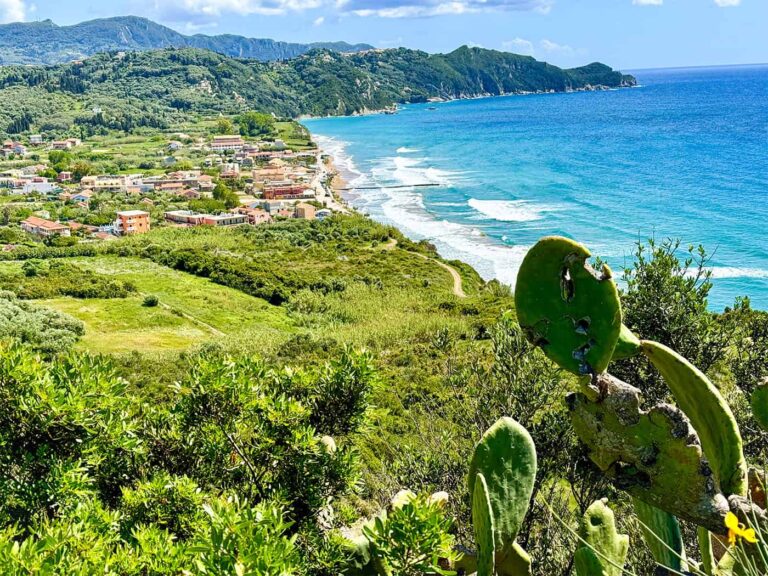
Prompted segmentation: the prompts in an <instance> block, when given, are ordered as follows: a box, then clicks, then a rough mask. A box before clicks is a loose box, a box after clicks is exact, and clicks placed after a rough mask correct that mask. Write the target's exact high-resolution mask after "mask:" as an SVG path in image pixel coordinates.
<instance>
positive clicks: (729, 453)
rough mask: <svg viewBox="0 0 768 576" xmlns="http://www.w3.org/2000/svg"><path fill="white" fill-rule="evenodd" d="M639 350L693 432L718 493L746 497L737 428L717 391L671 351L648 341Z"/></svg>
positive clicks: (699, 372) (744, 474)
mask: <svg viewBox="0 0 768 576" xmlns="http://www.w3.org/2000/svg"><path fill="white" fill-rule="evenodd" d="M642 347H643V353H644V354H645V355H646V356H647V357H648V359H649V360H650V361H651V363H652V364H653V365H654V367H655V368H656V369H657V370H658V371H659V372H660V373H661V375H662V377H663V378H664V381H665V382H666V383H667V386H669V388H670V390H672V394H673V395H674V397H675V401H676V402H677V405H678V406H679V407H680V409H681V410H682V411H683V412H684V413H685V415H686V416H688V419H689V420H690V421H691V424H692V425H693V428H694V430H696V433H697V435H698V436H699V439H700V440H701V447H702V449H703V450H704V455H705V456H706V457H707V460H709V463H710V465H711V467H712V471H713V472H714V474H715V479H716V480H717V482H718V487H719V488H720V490H721V491H722V492H723V493H724V494H727V495H730V494H737V495H739V496H746V494H747V462H746V460H745V459H744V453H743V450H742V441H741V434H740V433H739V425H738V424H737V423H736V418H735V417H734V415H733V412H731V409H730V407H729V406H728V403H727V402H726V401H725V399H724V398H723V396H722V395H721V394H720V391H719V390H718V389H717V388H716V387H715V385H714V384H712V382H710V381H709V378H707V377H706V376H705V375H704V374H703V373H702V372H701V371H700V370H699V369H698V368H696V367H695V366H694V365H693V364H691V363H690V362H688V361H687V360H686V359H685V358H683V357H682V356H680V355H679V354H678V353H677V352H675V351H674V350H671V349H669V348H667V347H666V346H664V345H662V344H659V343H657V342H651V341H649V340H644V341H643V342H642Z"/></svg>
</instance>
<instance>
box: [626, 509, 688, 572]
mask: <svg viewBox="0 0 768 576" xmlns="http://www.w3.org/2000/svg"><path fill="white" fill-rule="evenodd" d="M633 504H634V506H635V514H636V515H637V518H638V520H640V522H641V525H640V531H641V532H642V533H643V538H644V540H645V543H646V544H647V545H648V549H649V550H650V551H651V554H652V555H653V559H654V560H656V563H657V564H658V565H659V566H664V567H665V568H671V569H672V570H674V571H675V572H682V571H685V570H688V564H687V562H685V547H684V545H683V535H682V533H681V532H680V523H679V522H678V521H677V518H675V517H674V516H673V515H672V514H670V513H669V512H665V511H664V510H660V509H659V508H656V507H655V506H651V505H649V504H646V503H645V502H643V501H642V500H638V499H636V498H635V499H634V500H633Z"/></svg>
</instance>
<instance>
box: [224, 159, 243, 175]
mask: <svg viewBox="0 0 768 576" xmlns="http://www.w3.org/2000/svg"><path fill="white" fill-rule="evenodd" d="M220 170H221V177H222V178H239V177H240V164H237V163H236V162H227V163H226V164H222V165H221V168H220Z"/></svg>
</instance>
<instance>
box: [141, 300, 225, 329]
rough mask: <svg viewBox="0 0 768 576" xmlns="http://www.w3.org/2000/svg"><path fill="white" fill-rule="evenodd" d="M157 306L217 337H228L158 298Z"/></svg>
mask: <svg viewBox="0 0 768 576" xmlns="http://www.w3.org/2000/svg"><path fill="white" fill-rule="evenodd" d="M139 295H140V296H141V297H142V298H144V297H146V296H149V294H145V293H144V292H139ZM157 304H158V306H160V307H161V308H165V309H166V310H169V311H170V312H171V313H172V314H177V315H179V316H181V317H182V318H185V319H187V320H189V321H190V322H192V323H193V324H197V325H198V326H202V327H203V328H205V329H206V330H208V331H210V332H212V333H213V334H214V335H215V336H226V334H225V333H224V332H222V331H221V330H219V329H218V328H215V327H214V326H211V325H210V324H208V322H204V321H203V320H200V318H196V317H194V316H192V315H191V314H187V313H186V312H182V311H181V310H179V309H178V308H174V307H173V306H169V305H168V304H166V303H165V302H163V301H162V300H160V299H159V298H158V301H157Z"/></svg>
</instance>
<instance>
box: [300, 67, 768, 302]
mask: <svg viewBox="0 0 768 576" xmlns="http://www.w3.org/2000/svg"><path fill="white" fill-rule="evenodd" d="M632 73H633V74H634V75H635V76H636V78H637V80H638V83H639V86H638V87H636V88H626V89H619V90H611V91H600V92H575V93H567V94H541V95H524V96H500V97H491V98H481V99H473V100H457V101H452V102H444V103H438V104H417V105H404V106H402V107H401V109H400V111H399V112H398V113H397V114H394V115H385V114H374V115H367V116H358V117H344V118H323V119H311V120H306V121H304V124H305V125H306V126H307V127H308V128H309V129H310V131H311V132H312V133H313V136H314V137H315V140H316V141H317V142H318V144H319V145H320V146H321V147H322V148H323V149H324V150H325V151H326V152H327V153H329V154H331V155H332V156H333V157H334V158H335V162H336V166H337V168H338V169H339V170H340V172H341V174H342V176H343V177H344V178H345V179H346V180H347V182H348V183H349V187H350V188H352V190H349V191H347V192H345V193H344V194H345V196H346V198H347V200H348V201H349V203H350V204H352V205H353V206H355V207H356V208H357V209H358V210H360V211H361V212H364V213H367V214H369V215H370V216H371V217H372V218H374V219H375V220H378V221H381V222H385V223H389V224H393V225H395V226H397V227H398V228H399V229H400V230H402V231H403V233H405V234H406V235H408V236H409V237H411V238H414V239H417V240H421V239H427V240H429V241H430V242H432V243H434V244H435V245H436V246H437V248H438V249H439V251H440V253H441V254H442V255H443V256H445V257H448V258H456V259H460V260H464V261H466V262H468V263H470V264H472V265H473V266H474V267H475V269H476V270H477V271H478V272H479V273H480V274H481V275H482V276H483V277H484V278H486V279H491V278H496V279H498V280H500V281H501V282H504V283H507V284H510V285H514V282H515V277H516V275H517V270H518V268H519V266H520V262H521V260H522V258H523V256H524V255H525V252H526V250H527V249H528V248H529V247H530V246H531V245H533V244H534V243H535V242H536V240H537V239H538V238H541V237H542V236H547V235H552V234H557V235H563V236H568V237H570V238H574V239H576V240H578V241H579V242H582V243H583V244H585V245H586V246H587V247H588V248H589V249H590V251H591V252H592V254H593V255H594V256H598V257H600V258H601V259H602V260H604V261H606V262H607V263H608V264H609V265H610V266H611V268H612V269H613V270H614V274H615V276H617V277H619V276H620V275H621V272H622V270H623V269H624V268H625V267H627V266H630V265H631V264H632V261H633V254H634V252H635V249H636V245H637V243H638V242H645V241H646V240H647V239H649V238H654V239H655V240H656V241H657V242H661V241H663V240H665V239H668V238H669V239H675V240H680V242H681V256H684V252H683V251H684V250H685V249H687V247H688V246H691V245H693V246H698V245H703V246H704V248H705V249H706V251H707V254H708V260H707V262H706V266H707V267H708V268H709V269H711V272H712V279H713V288H712V291H711V293H710V300H709V303H710V307H711V308H712V309H714V310H722V309H723V308H725V307H726V306H731V305H733V303H734V300H735V298H736V297H738V296H748V297H749V298H750V300H751V302H752V305H753V307H755V308H760V309H766V310H768V65H756V66H739V67H711V68H685V69H663V70H640V71H633V72H632Z"/></svg>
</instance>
